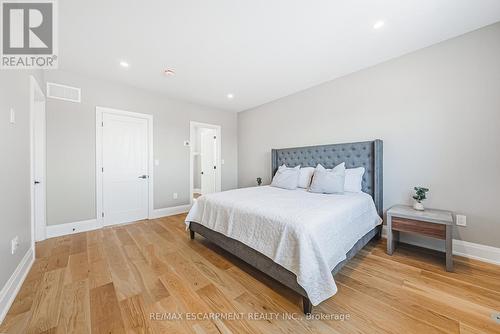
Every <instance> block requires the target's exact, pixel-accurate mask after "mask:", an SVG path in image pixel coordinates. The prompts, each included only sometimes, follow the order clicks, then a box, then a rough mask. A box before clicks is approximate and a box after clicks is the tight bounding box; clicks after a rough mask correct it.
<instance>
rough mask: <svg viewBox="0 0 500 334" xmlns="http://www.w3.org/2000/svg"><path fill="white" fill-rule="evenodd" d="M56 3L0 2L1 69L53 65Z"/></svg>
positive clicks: (55, 50) (54, 58)
mask: <svg viewBox="0 0 500 334" xmlns="http://www.w3.org/2000/svg"><path fill="white" fill-rule="evenodd" d="M55 7H56V3H55V1H53V0H41V1H36V2H19V1H9V0H5V1H2V6H1V8H2V14H1V17H2V34H1V35H2V43H1V45H2V53H1V57H2V61H1V68H2V69H33V68H43V69H51V68H56V67H57V43H56V42H57V40H56V20H55V18H56V17H55V14H56V11H55V9H56V8H55Z"/></svg>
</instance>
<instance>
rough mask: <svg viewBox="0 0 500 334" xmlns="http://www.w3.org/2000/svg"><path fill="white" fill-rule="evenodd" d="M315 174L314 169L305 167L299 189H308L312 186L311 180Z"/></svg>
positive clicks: (301, 171)
mask: <svg viewBox="0 0 500 334" xmlns="http://www.w3.org/2000/svg"><path fill="white" fill-rule="evenodd" d="M313 174H314V167H303V168H301V169H300V174H299V188H307V187H309V185H310V184H311V178H312V176H313Z"/></svg>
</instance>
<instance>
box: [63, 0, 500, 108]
mask: <svg viewBox="0 0 500 334" xmlns="http://www.w3.org/2000/svg"><path fill="white" fill-rule="evenodd" d="M58 3H59V35H60V37H59V41H60V42H59V43H60V45H59V54H60V57H59V60H60V68H61V69H63V70H70V71H74V72H81V73H86V74H88V75H91V76H94V77H98V78H102V79H106V80H112V81H118V82H123V83H126V84H129V85H133V86H136V87H140V88H144V89H148V90H154V91H159V92H162V93H165V94H167V95H169V96H171V97H175V98H179V99H183V100H188V101H191V102H194V103H198V104H203V105H208V106H212V107H216V108H220V109H224V110H232V111H241V110H246V109H249V108H252V107H255V106H258V105H261V104H263V103H266V102H269V101H272V100H275V99H277V98H280V97H283V96H286V95H289V94H292V93H294V92H297V91H300V90H303V89H306V88H309V87H311V86H314V85H317V84H319V83H322V82H325V81H328V80H331V79H334V78H336V77H339V76H342V75H345V74H347V73H351V72H354V71H357V70H359V69H362V68H366V67H368V66H371V65H374V64H377V63H380V62H382V61H385V60H388V59H390V58H394V57H397V56H400V55H402V54H405V53H408V52H411V51H414V50H417V49H420V48H423V47H426V46H429V45H432V44H435V43H437V42H440V41H442V40H446V39H449V38H451V37H454V36H458V35H461V34H463V33H465V32H468V31H471V30H474V29H477V28H480V27H482V26H485V25H488V24H491V23H494V22H497V21H500V1H499V0H404V1H402V0H379V1H376V0H343V1H341V0H302V1H297V0H272V1H271V0H247V1H242V0H211V1H206V0H154V1H136V0H134V1H132V0H127V1H125V0H78V1H76V0H72V1H59V2H58ZM378 20H384V21H385V26H384V27H383V28H381V29H379V30H375V29H373V25H374V23H375V22H376V21H378ZM499 38H500V37H499ZM121 60H125V61H127V62H128V63H129V64H130V67H129V68H128V69H124V68H122V67H120V66H119V62H120V61H121ZM165 67H169V68H173V69H175V72H176V74H175V76H173V77H165V76H163V74H162V70H163V69H164V68H165ZM228 93H233V94H234V99H232V100H228V99H227V98H226V95H227V94H228Z"/></svg>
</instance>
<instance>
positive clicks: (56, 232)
mask: <svg viewBox="0 0 500 334" xmlns="http://www.w3.org/2000/svg"><path fill="white" fill-rule="evenodd" d="M100 227H101V225H99V223H98V222H97V219H89V220H83V221H79V222H74V223H66V224H58V225H48V226H47V238H54V237H60V236H62V235H68V234H74V233H80V232H87V231H92V230H96V229H98V228H100Z"/></svg>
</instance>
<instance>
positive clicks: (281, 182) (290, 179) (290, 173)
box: [271, 165, 300, 190]
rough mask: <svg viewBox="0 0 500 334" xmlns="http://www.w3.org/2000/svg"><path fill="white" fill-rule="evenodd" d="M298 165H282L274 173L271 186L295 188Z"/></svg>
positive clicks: (298, 172) (298, 170)
mask: <svg viewBox="0 0 500 334" xmlns="http://www.w3.org/2000/svg"><path fill="white" fill-rule="evenodd" d="M299 175H300V166H297V167H293V168H288V167H286V166H285V165H282V166H280V167H279V168H278V170H277V171H276V174H274V177H273V181H272V182H271V186H273V187H278V188H283V189H289V190H293V189H297V186H298V184H299Z"/></svg>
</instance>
